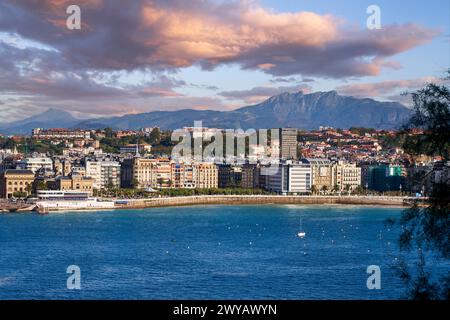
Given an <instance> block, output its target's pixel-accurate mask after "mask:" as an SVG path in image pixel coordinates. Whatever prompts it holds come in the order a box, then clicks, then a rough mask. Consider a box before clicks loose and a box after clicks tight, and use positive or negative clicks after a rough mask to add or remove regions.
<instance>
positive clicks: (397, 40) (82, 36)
mask: <svg viewBox="0 0 450 320" xmlns="http://www.w3.org/2000/svg"><path fill="white" fill-rule="evenodd" d="M68 3H69V1H65V0H57V1H50V0H46V1H7V2H6V3H4V4H3V5H0V6H1V7H0V8H1V10H0V11H1V12H3V15H1V13H0V15H1V16H0V21H2V22H0V30H6V31H13V32H17V33H18V34H20V35H22V36H24V37H26V38H29V39H33V40H36V41H39V42H42V43H45V44H47V45H49V46H52V47H54V48H56V49H58V50H59V51H60V52H61V54H62V55H63V56H64V58H65V59H67V60H68V61H69V62H70V63H71V64H72V65H73V66H74V67H78V68H87V69H106V70H110V69H112V70H121V69H126V70H131V69H136V68H148V67H150V68H153V69H161V68H162V69H173V68H182V67H189V66H192V65H200V66H202V67H203V68H204V69H212V68H214V67H216V66H218V65H221V64H227V63H236V64H239V65H240V66H241V67H242V68H244V69H255V70H262V71H264V72H266V73H269V74H273V75H291V74H304V75H313V76H323V77H335V78H340V77H348V76H363V75H376V74H378V73H379V72H380V70H381V69H382V68H386V67H388V68H392V67H394V68H398V67H399V65H398V64H397V63H395V62H392V61H391V60H389V59H390V57H392V56H394V55H396V54H398V53H401V52H404V51H407V50H409V49H411V48H414V47H417V46H419V45H422V44H425V43H427V42H429V41H430V40H431V39H432V38H433V37H434V36H435V35H437V31H436V30H431V29H428V28H425V27H422V26H419V25H416V24H405V25H387V26H384V27H383V29H381V30H375V31H370V30H351V29H350V28H348V27H347V26H346V25H345V23H344V22H343V21H342V20H340V19H339V18H337V17H334V16H331V15H319V14H316V13H313V12H296V13H275V12H272V11H270V10H268V9H265V8H263V7H261V6H260V5H257V4H255V3H253V2H251V3H249V2H248V1H241V2H231V3H228V2H226V3H223V2H216V1H202V0H192V1H180V0H164V1H162V0H159V1H158V0H137V1H132V2H127V3H126V4H124V2H123V1H118V0H108V1H105V0H91V1H89V0H84V1H81V2H79V5H80V6H81V8H82V17H83V22H84V23H85V24H86V26H87V27H86V28H82V30H81V31H75V32H72V31H68V30H66V29H65V28H64V27H63V26H61V25H60V24H54V23H49V21H57V20H58V19H62V18H64V17H65V8H66V7H67V5H68Z"/></svg>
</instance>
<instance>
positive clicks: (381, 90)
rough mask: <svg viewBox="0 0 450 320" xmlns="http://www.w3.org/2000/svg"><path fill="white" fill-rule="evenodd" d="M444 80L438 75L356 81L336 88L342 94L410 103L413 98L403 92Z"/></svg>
mask: <svg viewBox="0 0 450 320" xmlns="http://www.w3.org/2000/svg"><path fill="white" fill-rule="evenodd" d="M444 81H445V80H442V79H439V78H437V77H422V78H418V79H407V80H386V81H380V82H374V83H354V84H348V85H343V86H339V87H337V88H336V90H337V91H338V92H339V93H340V94H343V95H349V96H354V97H358V98H367V97H371V98H378V99H382V100H391V101H397V102H400V103H404V104H409V103H410V102H411V98H410V97H409V96H407V95H406V96H405V95H403V94H402V93H407V92H410V91H414V90H417V89H419V88H422V87H424V86H425V85H426V84H427V83H437V84H441V83H443V82H444Z"/></svg>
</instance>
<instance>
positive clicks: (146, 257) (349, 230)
mask: <svg viewBox="0 0 450 320" xmlns="http://www.w3.org/2000/svg"><path fill="white" fill-rule="evenodd" d="M400 213H401V209H398V208H377V207H354V206H229V207H228V206H196V207H181V208H155V209H145V210H132V211H125V210H124V211H102V212H78V213H55V214H50V215H46V216H39V215H35V214H8V215H0V299H12V298H31V299H57V298H58V299H60V298H62V299H92V298H95V299H272V298H276V299H395V298H400V297H401V296H402V293H403V289H402V285H401V283H400V282H399V280H398V278H397V276H396V275H395V274H394V271H393V269H392V263H393V261H394V259H395V258H396V252H397V250H396V239H397V237H398V233H399V230H398V227H394V228H392V229H388V228H387V227H385V225H384V221H385V220H386V219H387V218H398V217H399V214H400ZM300 217H302V221H303V229H304V230H305V231H306V232H307V236H306V238H305V239H300V238H298V237H296V234H297V232H298V231H299V229H300ZM373 264H375V265H379V266H380V267H381V270H382V289H381V290H368V289H367V287H366V280H367V277H368V275H367V274H366V268H367V266H369V265H373ZM69 265H78V266H79V267H80V268H81V290H68V289H67V288H66V281H67V277H68V276H69V275H68V274H66V269H67V267H68V266H69Z"/></svg>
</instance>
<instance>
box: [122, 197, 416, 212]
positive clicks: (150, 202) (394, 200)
mask: <svg viewBox="0 0 450 320" xmlns="http://www.w3.org/2000/svg"><path fill="white" fill-rule="evenodd" d="M408 199H410V198H408V197H369V196H367V197H366V196H343V197H339V196H274V195H270V196H263V195H250V196H247V195H214V196H186V197H171V198H150V199H129V200H120V201H124V202H126V203H124V204H116V206H115V209H145V208H160V207H184V206H195V205H288V204H294V205H367V206H385V207H405V206H406V205H407V200H408Z"/></svg>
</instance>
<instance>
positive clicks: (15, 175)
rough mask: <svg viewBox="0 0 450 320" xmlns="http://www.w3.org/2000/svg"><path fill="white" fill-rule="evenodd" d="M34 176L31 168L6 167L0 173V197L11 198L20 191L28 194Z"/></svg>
mask: <svg viewBox="0 0 450 320" xmlns="http://www.w3.org/2000/svg"><path fill="white" fill-rule="evenodd" d="M34 179H35V176H34V173H33V172H32V171H31V170H20V169H19V170H17V169H8V170H5V171H3V172H1V173H0V198H6V199H9V198H12V197H14V194H17V193H20V194H23V195H26V196H29V195H30V193H31V191H32V186H33V182H34Z"/></svg>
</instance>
